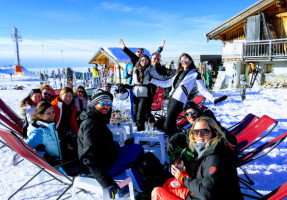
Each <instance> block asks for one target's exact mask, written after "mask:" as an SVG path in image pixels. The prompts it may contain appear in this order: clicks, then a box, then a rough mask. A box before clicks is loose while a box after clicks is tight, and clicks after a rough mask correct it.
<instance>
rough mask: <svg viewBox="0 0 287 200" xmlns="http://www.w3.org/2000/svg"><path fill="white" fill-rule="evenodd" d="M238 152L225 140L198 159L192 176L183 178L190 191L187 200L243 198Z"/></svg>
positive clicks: (234, 199) (237, 199) (238, 199)
mask: <svg viewBox="0 0 287 200" xmlns="http://www.w3.org/2000/svg"><path fill="white" fill-rule="evenodd" d="M236 163H237V154H236V153H235V152H234V151H233V150H232V149H231V148H230V147H229V146H227V145H226V144H225V143H224V142H219V143H218V144H216V145H213V146H211V147H209V148H208V149H207V150H206V151H205V152H204V154H203V155H202V156H201V157H200V158H199V159H198V160H197V161H196V164H195V169H197V170H194V172H193V174H192V176H191V177H185V178H183V183H184V185H185V186H186V187H187V188H188V189H189V191H190V193H189V194H188V196H187V198H186V199H187V200H191V199H202V200H203V199H204V200H207V199H209V200H213V199H214V200H218V199H233V200H242V199H243V196H242V194H241V191H240V187H239V182H238V177H237V171H236Z"/></svg>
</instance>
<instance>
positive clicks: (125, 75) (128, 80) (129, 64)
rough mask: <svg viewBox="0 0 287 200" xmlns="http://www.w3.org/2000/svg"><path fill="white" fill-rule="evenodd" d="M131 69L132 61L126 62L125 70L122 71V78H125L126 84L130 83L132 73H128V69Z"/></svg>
mask: <svg viewBox="0 0 287 200" xmlns="http://www.w3.org/2000/svg"><path fill="white" fill-rule="evenodd" d="M132 69H133V63H131V62H129V63H128V64H126V67H125V71H124V73H123V78H125V79H127V84H131V83H132V74H128V72H129V71H130V70H132Z"/></svg>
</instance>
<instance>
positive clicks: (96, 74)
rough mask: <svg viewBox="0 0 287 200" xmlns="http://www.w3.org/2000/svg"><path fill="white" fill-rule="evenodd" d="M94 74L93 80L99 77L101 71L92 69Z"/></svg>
mask: <svg viewBox="0 0 287 200" xmlns="http://www.w3.org/2000/svg"><path fill="white" fill-rule="evenodd" d="M92 72H93V78H98V77H99V71H98V69H96V68H94V67H93V68H92Z"/></svg>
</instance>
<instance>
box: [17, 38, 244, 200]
mask: <svg viewBox="0 0 287 200" xmlns="http://www.w3.org/2000/svg"><path fill="white" fill-rule="evenodd" d="M120 44H121V47H122V49H123V51H124V52H125V53H126V54H127V55H128V56H129V57H130V58H131V63H132V64H131V65H130V66H129V69H128V70H126V72H125V73H124V74H125V76H126V78H127V79H128V80H129V82H128V84H125V85H120V86H119V87H124V88H128V89H129V90H130V97H131V102H132V107H131V108H132V109H133V116H132V117H133V119H134V122H135V124H136V127H137V130H138V131H142V130H144V122H145V120H147V119H148V118H150V117H151V104H152V102H153V97H154V95H155V93H156V88H157V86H160V87H163V88H168V90H169V91H170V92H169V94H168V95H167V98H168V99H169V101H168V107H167V116H166V121H165V125H164V129H165V133H166V134H167V136H168V139H169V140H168V154H169V156H170V164H171V168H170V172H171V174H170V176H172V178H170V176H167V177H161V178H162V179H164V181H165V184H164V185H156V186H155V187H154V189H153V190H152V191H151V190H150V191H145V192H148V193H149V194H150V198H151V199H154V200H155V199H161V200H164V199H243V197H242V194H241V192H240V188H239V182H238V177H237V171H236V165H237V151H236V145H237V143H236V139H235V140H234V138H232V137H231V136H229V135H228V132H227V131H226V130H225V129H224V128H223V127H222V126H221V125H220V123H219V122H218V121H217V120H216V118H215V116H214V114H213V113H212V111H211V110H209V109H205V110H204V111H203V110H202V109H201V108H200V107H199V106H198V105H196V104H195V103H193V102H192V101H188V96H189V94H190V92H191V90H192V89H193V88H194V87H197V88H198V90H199V92H200V93H201V94H202V95H204V96H205V97H206V98H207V99H208V100H210V101H212V102H213V103H215V104H216V103H219V102H221V101H223V100H225V99H226V98H227V97H226V96H223V97H220V98H215V97H214V96H213V95H212V94H211V93H210V92H209V91H208V90H207V89H206V88H205V86H204V84H203V82H202V80H201V75H200V73H199V72H197V70H196V67H195V65H194V62H193V59H192V58H191V57H190V56H189V55H188V54H186V53H184V54H182V55H181V56H180V57H179V61H178V69H177V70H173V69H166V68H165V66H162V65H161V64H160V59H161V55H160V53H161V51H162V50H163V47H164V44H165V41H163V42H162V44H161V46H160V47H159V49H158V50H157V52H155V53H153V54H152V56H151V58H150V57H149V56H147V55H145V54H144V49H143V48H139V49H138V50H137V51H136V53H133V52H132V51H130V50H129V49H128V48H127V47H126V46H125V44H124V42H123V40H120ZM110 87H111V86H110V85H108V86H107V87H106V89H107V90H105V89H96V90H95V92H94V94H93V95H92V98H91V99H90V100H89V99H88V98H87V93H86V92H85V89H84V87H82V86H79V87H78V88H77V89H76V90H75V92H73V90H72V89H71V88H68V87H66V88H63V89H62V90H61V92H60V95H59V96H58V97H56V98H55V99H53V100H52V99H51V91H52V90H53V89H52V88H51V87H50V86H49V85H42V86H41V88H40V89H33V90H32V91H31V92H30V94H29V96H28V97H26V98H25V99H24V100H23V101H22V102H21V107H22V111H23V116H24V117H25V118H26V119H27V122H28V124H29V126H28V130H27V139H26V142H27V144H28V145H30V146H31V147H32V148H34V149H36V150H37V151H39V152H40V153H42V155H43V156H44V158H46V159H47V160H48V161H49V162H50V163H51V164H54V165H57V164H59V163H61V162H65V161H71V160H73V161H74V164H73V165H72V167H71V165H70V167H66V168H64V167H63V169H64V171H66V173H67V174H70V175H75V174H79V173H87V174H90V175H91V176H92V177H94V178H96V179H97V181H98V182H99V183H100V184H101V185H102V187H104V188H106V189H107V190H108V192H109V194H110V197H111V198H114V195H115V194H116V193H117V192H118V191H119V190H120V188H119V186H118V184H117V183H115V181H114V180H113V178H112V176H113V175H116V174H119V173H121V172H124V171H125V170H126V169H127V168H129V167H132V166H133V164H134V163H136V162H138V159H139V157H141V156H142V155H144V150H143V147H142V146H141V145H140V144H133V142H127V143H125V145H124V146H123V147H120V146H119V144H118V143H117V142H115V141H114V140H113V134H112V132H111V131H110V129H109V128H108V126H107V123H108V122H107V118H108V116H109V115H110V113H111V107H112V104H113V98H114V97H113V95H112V94H111V93H110V92H109V90H110ZM182 111H184V113H185V115H186V117H187V120H188V121H189V122H190V123H191V124H192V126H191V128H190V129H188V130H185V131H184V132H179V130H178V129H177V127H176V119H177V116H178V115H179V113H180V112H182ZM141 178H144V177H141Z"/></svg>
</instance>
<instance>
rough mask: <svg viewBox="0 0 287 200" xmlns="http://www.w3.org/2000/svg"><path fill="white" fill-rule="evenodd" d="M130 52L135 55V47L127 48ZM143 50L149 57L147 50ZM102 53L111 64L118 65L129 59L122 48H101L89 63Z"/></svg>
mask: <svg viewBox="0 0 287 200" xmlns="http://www.w3.org/2000/svg"><path fill="white" fill-rule="evenodd" d="M129 49H130V50H131V51H132V52H134V53H136V51H137V49H138V48H136V47H132V48H129ZM143 49H144V54H146V55H148V56H149V57H150V56H151V54H150V52H149V50H147V49H145V48H143ZM100 52H102V53H103V54H105V55H106V56H107V57H109V58H110V59H111V60H112V61H113V62H119V63H122V62H124V63H127V62H129V61H130V58H129V57H128V56H127V55H126V54H125V53H124V52H123V50H122V48H119V47H102V48H100V49H99V51H98V52H96V54H95V56H94V57H93V58H92V59H91V61H90V64H91V62H92V61H93V60H94V59H95V58H96V57H97V56H98V55H99V53H100Z"/></svg>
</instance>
